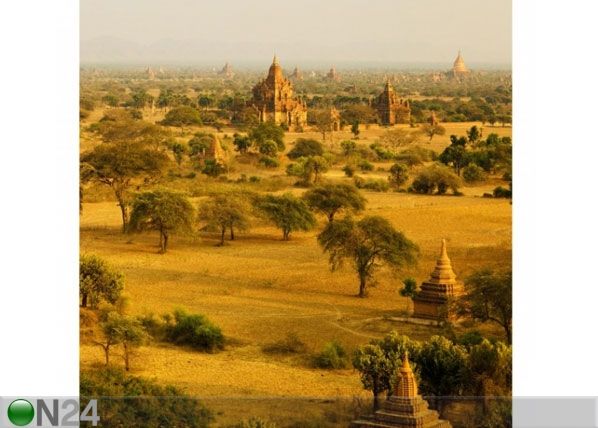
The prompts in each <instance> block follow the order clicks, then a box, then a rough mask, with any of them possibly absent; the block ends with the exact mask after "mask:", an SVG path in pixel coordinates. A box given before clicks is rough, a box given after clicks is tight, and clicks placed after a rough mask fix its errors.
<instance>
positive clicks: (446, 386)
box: [415, 336, 470, 415]
mask: <svg viewBox="0 0 598 428" xmlns="http://www.w3.org/2000/svg"><path fill="white" fill-rule="evenodd" d="M415 361H416V364H417V369H418V373H419V375H420V379H421V381H420V385H419V386H420V389H421V391H422V395H430V396H434V397H436V401H437V409H438V411H439V413H440V414H441V415H442V411H443V409H444V405H445V403H446V398H447V397H454V396H459V395H463V393H464V392H466V388H467V386H468V381H469V379H470V375H469V371H468V355H467V350H466V349H465V348H464V347H463V346H461V345H456V344H454V343H453V342H451V341H450V340H449V339H447V338H445V337H442V336H432V337H431V338H430V340H429V341H428V342H424V343H423V344H422V346H421V348H420V350H419V352H418V354H417V358H416V360H415Z"/></svg>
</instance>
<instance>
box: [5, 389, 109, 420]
mask: <svg viewBox="0 0 598 428" xmlns="http://www.w3.org/2000/svg"><path fill="white" fill-rule="evenodd" d="M0 409H2V414H1V415H0V427H1V428H5V427H40V428H42V427H43V428H49V427H78V426H80V425H82V424H81V422H86V423H89V424H85V425H83V426H90V425H91V426H94V427H95V426H97V425H98V422H99V421H100V417H99V416H98V400H89V402H88V403H87V405H86V406H85V408H84V409H83V410H80V407H79V399H78V398H74V397H73V398H66V397H63V398H55V397H44V398H31V397H27V398H23V397H14V398H7V397H1V398H0Z"/></svg>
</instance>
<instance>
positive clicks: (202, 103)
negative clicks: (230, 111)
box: [197, 95, 214, 110]
mask: <svg viewBox="0 0 598 428" xmlns="http://www.w3.org/2000/svg"><path fill="white" fill-rule="evenodd" d="M213 104H214V98H212V97H210V96H209V95H200V96H199V97H198V98H197V105H198V106H199V107H202V108H203V109H204V110H207V109H208V107H210V106H212V105H213Z"/></svg>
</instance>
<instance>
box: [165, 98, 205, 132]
mask: <svg viewBox="0 0 598 428" xmlns="http://www.w3.org/2000/svg"><path fill="white" fill-rule="evenodd" d="M160 123H161V124H162V125H168V126H178V127H180V128H181V132H182V131H183V129H184V127H185V126H191V125H198V126H199V125H201V124H202V121H201V115H200V114H199V111H198V110H197V109H195V108H193V107H191V106H186V105H182V106H179V107H175V108H173V109H172V110H170V111H169V112H168V113H166V116H164V119H163V120H162V122H160Z"/></svg>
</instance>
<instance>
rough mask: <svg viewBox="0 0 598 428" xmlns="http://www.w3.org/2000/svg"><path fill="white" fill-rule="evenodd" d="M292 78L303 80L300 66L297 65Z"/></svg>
mask: <svg viewBox="0 0 598 428" xmlns="http://www.w3.org/2000/svg"><path fill="white" fill-rule="evenodd" d="M290 78H291V79H294V80H303V72H302V71H301V70H299V68H297V67H295V69H294V70H293V74H291V76H290Z"/></svg>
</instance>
